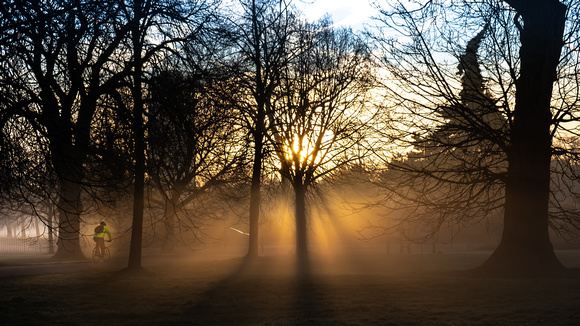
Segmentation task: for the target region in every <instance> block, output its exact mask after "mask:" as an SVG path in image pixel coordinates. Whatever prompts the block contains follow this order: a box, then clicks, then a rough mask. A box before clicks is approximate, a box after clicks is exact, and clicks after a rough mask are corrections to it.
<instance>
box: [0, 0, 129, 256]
mask: <svg viewBox="0 0 580 326" xmlns="http://www.w3.org/2000/svg"><path fill="white" fill-rule="evenodd" d="M122 5H123V4H122V2H121V3H120V2H118V1H101V2H89V3H86V2H81V1H78V0H77V1H61V2H59V3H55V2H28V1H9V2H7V3H4V4H3V5H2V9H1V14H2V18H1V19H2V23H1V24H2V26H3V31H4V34H3V35H4V36H3V38H4V39H5V40H10V42H4V43H3V44H2V47H3V48H2V55H3V60H2V64H3V65H4V68H5V69H2V94H3V96H2V102H3V104H2V108H3V126H4V124H5V123H6V122H12V123H14V124H17V125H19V126H22V127H26V128H30V129H28V130H29V131H30V132H29V133H28V134H29V135H31V137H34V138H35V142H36V144H33V145H32V147H31V148H34V149H35V150H37V151H38V150H40V151H45V152H44V153H45V156H44V157H42V158H40V157H39V156H37V157H36V159H37V160H39V162H40V160H43V161H44V162H45V163H44V164H46V167H47V169H46V170H47V172H49V173H48V174H47V175H52V174H53V175H54V180H55V182H56V184H54V189H55V190H54V192H55V193H56V194H58V197H57V206H58V225H57V226H56V228H57V229H58V234H59V240H58V244H59V246H58V251H57V253H56V255H55V257H57V258H65V259H66V258H82V257H83V255H82V252H81V250H80V245H79V230H80V226H81V217H80V216H81V214H82V212H83V210H84V209H83V205H82V197H83V195H84V194H85V192H83V186H84V185H88V182H87V180H86V178H85V174H86V171H85V166H84V164H85V163H86V161H87V157H88V156H89V153H90V149H89V148H90V145H91V122H92V119H93V117H94V115H95V112H96V110H97V107H98V104H99V101H100V99H101V98H102V97H103V96H105V95H106V94H109V93H111V92H114V89H115V88H116V87H118V84H119V82H120V80H122V79H123V78H124V77H125V76H126V74H124V73H125V72H126V71H124V70H123V69H122V68H121V67H119V66H118V64H117V62H116V61H115V60H116V59H118V56H117V54H118V52H117V51H118V49H119V45H120V43H121V41H122V40H123V39H125V37H126V35H127V29H126V28H125V26H124V25H123V24H118V22H119V20H118V19H117V17H118V16H117V15H118V8H119V7H120V6H122ZM31 182H32V183H37V186H38V187H49V186H50V185H51V184H50V183H49V182H46V180H45V181H42V180H31ZM85 189H86V188H85ZM47 197H50V192H47Z"/></svg>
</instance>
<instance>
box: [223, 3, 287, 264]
mask: <svg viewBox="0 0 580 326" xmlns="http://www.w3.org/2000/svg"><path fill="white" fill-rule="evenodd" d="M236 5H238V6H239V7H238V8H236V9H238V10H237V11H234V14H229V15H227V16H226V17H227V19H228V26H227V27H226V35H227V38H226V41H227V42H228V44H229V46H230V48H231V53H232V55H231V56H230V57H229V58H227V59H228V61H227V62H224V64H225V65H226V66H227V67H229V71H228V72H227V74H228V75H229V82H228V83H224V85H227V88H226V89H225V90H224V92H223V96H224V98H225V99H226V100H227V101H229V103H230V105H232V107H234V108H235V109H236V110H238V112H239V115H240V122H239V123H240V124H241V125H242V126H243V127H244V128H246V130H248V133H249V135H250V144H249V145H250V146H251V149H252V150H253V159H252V177H251V185H250V187H251V193H250V212H249V221H250V232H249V234H250V235H249V248H248V257H249V258H254V257H257V256H258V250H259V247H258V239H259V238H258V234H259V219H260V201H261V199H260V198H261V197H260V196H261V195H260V191H261V190H260V188H261V179H262V165H263V162H264V156H265V153H266V149H267V148H266V146H267V145H266V138H265V137H266V134H267V132H268V130H269V128H270V123H271V122H270V121H268V119H267V115H268V112H270V111H271V110H273V108H274V106H273V104H272V103H273V101H274V91H275V89H276V88H277V87H278V85H279V82H280V81H279V80H280V76H281V74H282V70H283V69H284V67H285V66H286V61H287V60H288V57H289V56H290V55H291V54H290V53H288V39H289V37H290V36H291V34H292V33H293V32H292V29H293V28H294V26H293V25H294V22H295V18H294V16H295V14H294V12H293V9H292V7H291V6H290V5H289V1H285V0H251V1H246V0H242V1H240V2H239V3H237V4H236Z"/></svg>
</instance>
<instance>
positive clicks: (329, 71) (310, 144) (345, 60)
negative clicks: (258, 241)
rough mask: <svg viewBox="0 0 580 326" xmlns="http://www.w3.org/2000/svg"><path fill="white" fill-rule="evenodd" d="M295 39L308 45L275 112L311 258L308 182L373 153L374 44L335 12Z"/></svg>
mask: <svg viewBox="0 0 580 326" xmlns="http://www.w3.org/2000/svg"><path fill="white" fill-rule="evenodd" d="M293 45H294V46H295V47H297V48H298V49H300V51H299V54H298V55H297V56H296V57H294V58H292V60H290V61H289V63H288V68H287V69H286V70H285V71H284V74H283V75H282V77H283V78H282V82H281V84H280V88H279V94H280V98H279V100H278V101H277V103H276V105H277V106H278V107H279V108H278V109H277V110H275V111H272V112H271V114H270V115H269V117H270V120H271V121H273V129H272V136H271V137H272V144H273V145H274V148H275V151H276V153H277V156H278V159H279V162H280V174H281V175H282V177H283V178H284V179H286V180H288V181H289V183H290V184H291V186H292V188H293V190H294V196H295V209H296V211H295V220H296V252H297V255H298V257H299V259H301V260H305V259H306V258H307V253H308V240H307V233H308V227H307V225H308V218H307V210H306V208H307V207H308V205H307V202H306V199H307V192H308V189H309V188H310V187H312V186H313V185H315V184H316V183H317V182H318V181H319V180H321V179H329V178H331V177H332V176H333V175H334V174H336V173H337V171H339V170H340V169H345V168H346V167H347V166H351V165H357V164H360V162H361V158H362V157H364V156H365V152H366V150H365V149H364V148H365V145H367V144H366V143H365V138H366V137H368V136H369V132H370V130H371V127H370V126H371V124H369V122H370V121H372V119H373V118H374V116H373V114H372V111H371V110H370V109H369V108H368V107H367V105H366V104H367V103H368V102H369V100H370V98H369V96H370V89H371V87H372V86H373V79H372V75H373V71H372V65H371V60H370V51H369V49H368V47H367V46H366V44H365V43H364V42H363V41H362V40H361V39H360V38H358V37H357V35H355V34H354V33H353V32H352V31H351V30H347V29H337V30H335V29H334V28H333V27H332V22H331V21H329V20H328V19H326V20H322V21H320V22H319V23H316V24H308V23H306V24H304V25H303V26H302V28H301V29H300V30H299V34H298V35H297V36H296V37H295V38H294V44H293Z"/></svg>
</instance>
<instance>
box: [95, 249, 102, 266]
mask: <svg viewBox="0 0 580 326" xmlns="http://www.w3.org/2000/svg"><path fill="white" fill-rule="evenodd" d="M99 260H101V256H99V255H98V254H97V247H94V248H93V261H94V262H95V263H98V262H99Z"/></svg>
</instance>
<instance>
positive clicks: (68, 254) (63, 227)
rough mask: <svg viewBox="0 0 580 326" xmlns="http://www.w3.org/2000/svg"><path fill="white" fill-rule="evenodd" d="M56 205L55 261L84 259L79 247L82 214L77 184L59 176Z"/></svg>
mask: <svg viewBox="0 0 580 326" xmlns="http://www.w3.org/2000/svg"><path fill="white" fill-rule="evenodd" d="M60 183H61V186H60V192H61V193H60V196H61V197H60V199H59V204H58V240H57V251H56V253H55V254H54V256H53V257H52V258H53V259H55V260H77V259H85V258H86V257H85V255H84V254H83V252H82V249H81V246H80V233H79V232H80V228H81V219H80V213H81V212H82V204H81V198H80V197H81V187H80V184H79V183H78V182H74V181H71V180H70V179H68V178H67V177H64V176H61V181H60Z"/></svg>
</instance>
